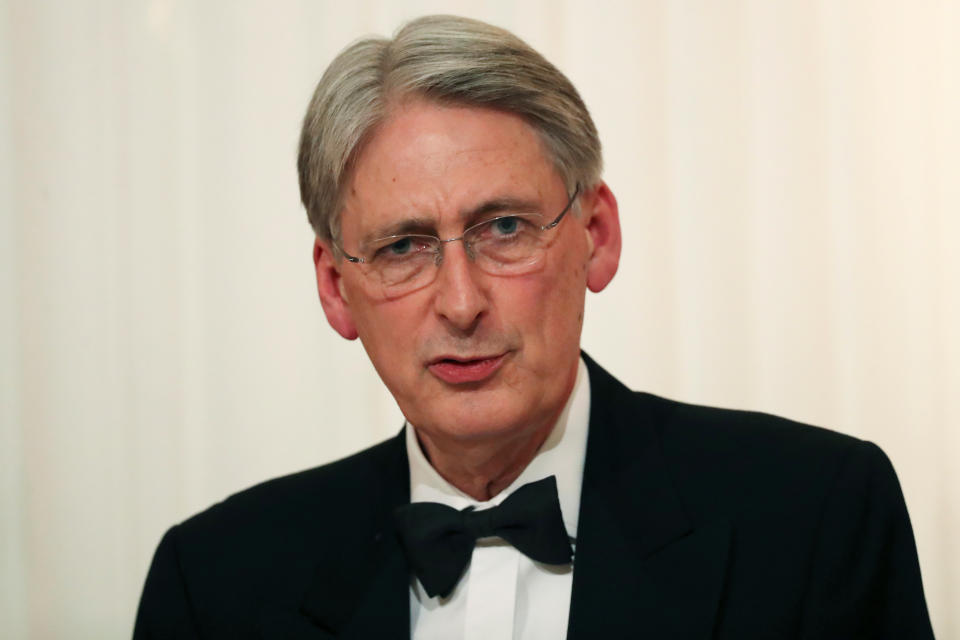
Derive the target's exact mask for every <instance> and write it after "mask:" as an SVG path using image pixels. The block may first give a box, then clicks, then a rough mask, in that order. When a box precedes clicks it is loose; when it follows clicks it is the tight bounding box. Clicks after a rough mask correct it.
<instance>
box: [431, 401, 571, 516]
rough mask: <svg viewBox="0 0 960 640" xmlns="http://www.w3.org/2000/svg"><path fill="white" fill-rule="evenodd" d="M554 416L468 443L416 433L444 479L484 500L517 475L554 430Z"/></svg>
mask: <svg viewBox="0 0 960 640" xmlns="http://www.w3.org/2000/svg"><path fill="white" fill-rule="evenodd" d="M555 421H556V418H554V419H553V420H550V421H549V422H548V423H547V424H545V425H544V426H542V427H540V428H538V429H535V430H533V431H526V432H524V433H522V434H519V435H517V436H516V437H513V438H509V439H504V438H498V439H496V440H492V441H489V442H470V443H468V444H464V443H460V442H456V441H451V440H442V439H436V438H431V437H430V436H429V435H428V434H425V433H420V432H417V439H418V440H419V442H420V448H421V449H423V452H424V454H425V455H426V456H427V459H428V460H429V461H430V464H431V465H432V466H433V468H434V469H436V470H437V473H439V474H440V475H441V476H442V477H443V479H444V480H446V481H447V482H449V483H450V484H452V485H453V486H455V487H456V488H457V489H459V490H460V491H463V492H464V493H466V494H467V495H468V496H470V497H471V498H474V499H475V500H479V501H486V500H489V499H490V498H492V497H494V496H495V495H497V494H498V493H500V492H501V491H503V490H504V489H506V488H507V487H509V486H510V484H511V483H512V482H513V481H514V480H516V479H517V477H519V475H520V474H521V473H522V472H523V470H524V469H526V468H527V465H528V464H530V461H531V460H533V458H534V456H536V455H537V451H539V449H540V446H541V445H542V444H543V443H544V441H545V440H546V439H547V436H549V435H550V432H551V431H552V430H553V426H554V423H555Z"/></svg>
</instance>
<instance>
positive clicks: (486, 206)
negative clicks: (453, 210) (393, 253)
mask: <svg viewBox="0 0 960 640" xmlns="http://www.w3.org/2000/svg"><path fill="white" fill-rule="evenodd" d="M540 208H541V204H540V202H539V201H537V200H531V199H529V198H514V197H510V196H504V197H499V198H491V199H490V200H487V201H485V202H482V203H481V204H480V205H478V206H476V207H473V208H470V209H465V210H463V211H461V212H460V215H459V216H458V217H459V218H460V220H461V221H462V224H463V228H464V229H465V228H467V227H469V226H470V225H471V224H474V223H475V222H477V221H478V220H480V219H482V218H485V217H488V216H491V215H502V214H509V213H540ZM408 234H420V235H429V236H437V237H439V234H438V232H437V221H436V219H435V218H424V217H415V218H405V219H402V220H397V221H395V222H391V223H388V224H386V225H383V226H381V227H377V228H375V229H373V230H372V231H370V232H369V233H366V234H364V236H363V238H362V239H361V242H362V243H363V244H367V243H370V242H373V241H375V240H380V239H381V238H389V237H391V236H401V235H408Z"/></svg>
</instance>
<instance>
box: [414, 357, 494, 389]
mask: <svg viewBox="0 0 960 640" xmlns="http://www.w3.org/2000/svg"><path fill="white" fill-rule="evenodd" d="M506 355H507V354H506V353H501V354H499V355H495V356H476V357H462V356H441V357H439V358H436V359H434V360H432V361H431V362H430V364H428V365H427V368H428V369H429V370H430V373H432V374H433V375H435V376H436V377H438V378H440V379H441V380H443V381H444V382H446V383H447V384H468V383H471V382H473V383H476V382H483V381H484V380H487V379H489V378H491V377H492V376H493V375H494V374H495V373H496V372H497V371H498V370H499V369H500V366H501V365H502V364H503V361H504V359H505V358H506Z"/></svg>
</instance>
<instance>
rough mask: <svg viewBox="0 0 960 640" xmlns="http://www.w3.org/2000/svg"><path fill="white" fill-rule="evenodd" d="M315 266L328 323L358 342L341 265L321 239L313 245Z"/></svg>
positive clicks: (318, 288) (347, 337)
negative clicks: (341, 274)
mask: <svg viewBox="0 0 960 640" xmlns="http://www.w3.org/2000/svg"><path fill="white" fill-rule="evenodd" d="M313 266H314V270H315V272H316V275H317V293H319V294H320V305H321V306H322V307H323V313H324V314H325V315H326V316H327V322H329V323H330V326H331V327H333V330H334V331H336V332H337V333H339V334H340V335H341V336H343V337H344V338H346V339H347V340H356V338H357V336H358V334H357V328H356V326H355V325H354V323H353V315H352V313H351V311H350V303H349V301H348V300H347V296H346V295H345V291H344V284H343V278H342V277H341V276H340V265H339V264H338V263H337V259H336V256H334V254H333V249H332V247H330V245H329V244H328V243H326V242H324V241H323V240H320V239H319V238H317V239H316V240H315V241H314V243H313Z"/></svg>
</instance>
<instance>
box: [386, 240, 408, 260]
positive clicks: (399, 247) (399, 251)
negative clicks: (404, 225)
mask: <svg viewBox="0 0 960 640" xmlns="http://www.w3.org/2000/svg"><path fill="white" fill-rule="evenodd" d="M384 250H386V251H389V252H390V253H391V254H393V255H395V256H402V255H406V254H408V253H410V251H412V250H413V241H412V240H411V239H410V238H400V239H399V240H397V241H396V242H392V243H390V244H388V245H387V246H386V247H384Z"/></svg>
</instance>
